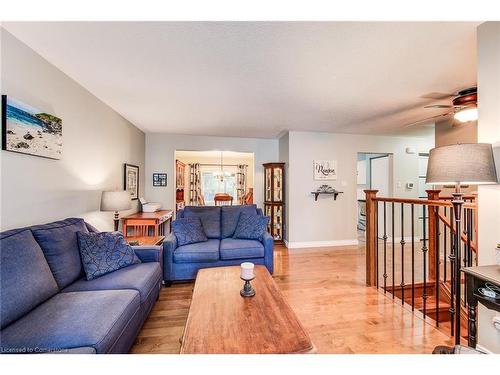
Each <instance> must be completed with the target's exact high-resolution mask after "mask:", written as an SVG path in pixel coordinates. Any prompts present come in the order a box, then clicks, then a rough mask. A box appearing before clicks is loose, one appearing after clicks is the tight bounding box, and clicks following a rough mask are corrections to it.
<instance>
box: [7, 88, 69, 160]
mask: <svg viewBox="0 0 500 375" xmlns="http://www.w3.org/2000/svg"><path fill="white" fill-rule="evenodd" d="M1 105H2V150H4V151H9V152H15V153H18V154H25V155H32V156H38V157H42V158H46V159H54V160H59V159H61V158H62V149H63V124H62V120H61V119H60V118H59V117H57V116H54V115H52V114H49V113H47V112H45V111H43V110H40V109H37V108H35V107H33V106H31V105H29V104H26V103H23V102H22V101H20V100H18V99H15V98H13V97H11V96H7V95H2V102H1Z"/></svg>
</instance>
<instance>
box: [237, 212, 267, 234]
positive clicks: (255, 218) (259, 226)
mask: <svg viewBox="0 0 500 375" xmlns="http://www.w3.org/2000/svg"><path fill="white" fill-rule="evenodd" d="M269 220H270V218H269V216H259V215H249V214H246V213H244V212H242V213H241V214H240V218H239V219H238V225H237V226H236V230H235V231H234V236H233V237H234V238H238V239H244V240H258V241H260V240H262V237H264V234H265V233H266V232H267V226H268V224H269Z"/></svg>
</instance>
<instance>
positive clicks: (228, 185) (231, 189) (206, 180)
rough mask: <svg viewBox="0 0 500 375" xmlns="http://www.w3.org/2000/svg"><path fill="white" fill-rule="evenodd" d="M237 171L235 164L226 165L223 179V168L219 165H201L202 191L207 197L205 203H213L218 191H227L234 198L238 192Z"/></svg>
mask: <svg viewBox="0 0 500 375" xmlns="http://www.w3.org/2000/svg"><path fill="white" fill-rule="evenodd" d="M236 172H237V168H236V167H235V166H225V167H224V178H223V179H222V181H221V178H220V174H221V169H220V167H218V166H201V167H200V173H201V193H202V194H203V198H204V199H205V204H207V205H213V204H215V202H214V196H215V194H217V193H227V194H229V195H231V196H232V197H233V198H234V199H236V197H237V195H236V194H237V193H236Z"/></svg>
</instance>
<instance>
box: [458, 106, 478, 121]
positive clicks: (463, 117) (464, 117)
mask: <svg viewBox="0 0 500 375" xmlns="http://www.w3.org/2000/svg"><path fill="white" fill-rule="evenodd" d="M453 117H454V118H455V120H457V121H460V122H469V121H477V119H478V117H479V115H478V111H477V107H472V108H466V109H464V110H462V111H459V112H457V113H455V115H454V116H453Z"/></svg>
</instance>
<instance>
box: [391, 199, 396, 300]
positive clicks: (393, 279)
mask: <svg viewBox="0 0 500 375" xmlns="http://www.w3.org/2000/svg"><path fill="white" fill-rule="evenodd" d="M394 234H395V233H394V202H392V232H391V235H392V277H391V279H392V298H393V299H394V298H395V296H394V289H395V288H394V282H395V277H394V276H395V267H396V266H395V264H394V263H395V262H394V248H395V247H396V239H395V236H394Z"/></svg>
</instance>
